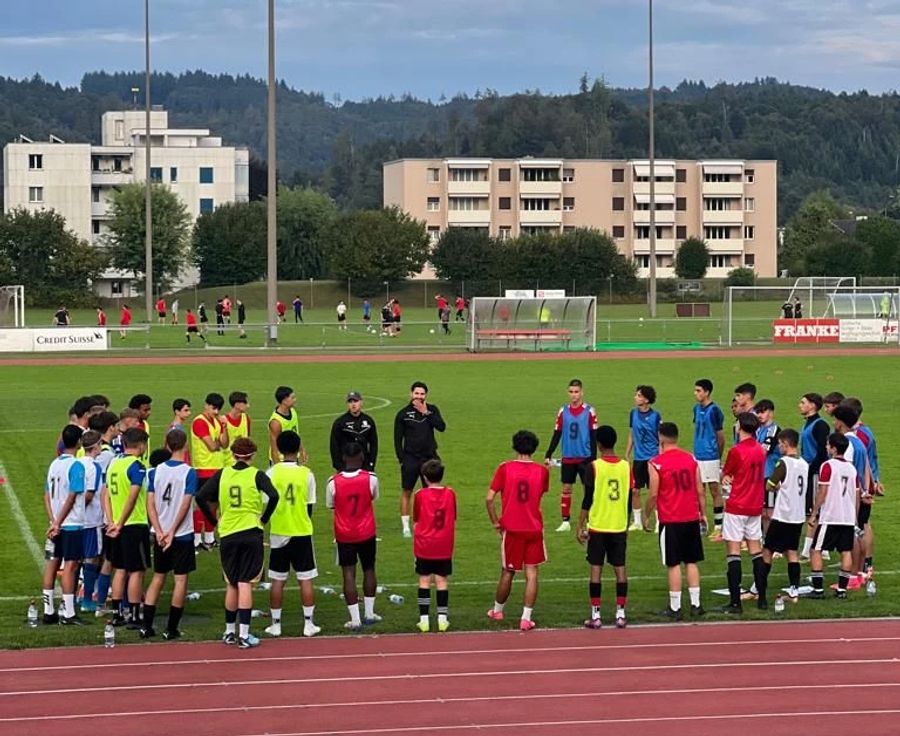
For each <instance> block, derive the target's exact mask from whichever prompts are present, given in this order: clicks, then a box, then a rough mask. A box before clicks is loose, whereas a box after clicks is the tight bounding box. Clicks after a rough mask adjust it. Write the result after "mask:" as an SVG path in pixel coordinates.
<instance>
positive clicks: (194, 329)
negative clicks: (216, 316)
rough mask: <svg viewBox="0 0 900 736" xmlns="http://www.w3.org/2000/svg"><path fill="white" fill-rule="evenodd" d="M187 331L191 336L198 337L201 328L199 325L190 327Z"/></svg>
mask: <svg viewBox="0 0 900 736" xmlns="http://www.w3.org/2000/svg"><path fill="white" fill-rule="evenodd" d="M187 331H188V334H189V335H190V334H194V335H196V334H198V333H199V332H200V328H199V327H197V325H191V326H190V327H188V328H187Z"/></svg>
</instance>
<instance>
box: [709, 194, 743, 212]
mask: <svg viewBox="0 0 900 736" xmlns="http://www.w3.org/2000/svg"><path fill="white" fill-rule="evenodd" d="M731 203H732V200H731V199H730V198H728V197H704V198H703V209H704V210H706V211H707V212H731V211H732V210H733V209H738V207H737V206H736V207H732V206H731ZM735 204H736V205H738V206H739V205H740V200H737V201H735Z"/></svg>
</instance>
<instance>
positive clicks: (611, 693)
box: [0, 682, 900, 723]
mask: <svg viewBox="0 0 900 736" xmlns="http://www.w3.org/2000/svg"><path fill="white" fill-rule="evenodd" d="M892 687H900V682H877V683H871V682H860V683H847V684H835V685H827V684H826V685H790V684H784V685H759V686H755V687H744V686H742V687H705V688H678V689H672V690H637V691H636V690H618V691H616V690H601V691H595V692H584V693H577V692H576V693H573V692H564V693H538V694H535V695H482V696H473V697H468V698H467V697H458V698H446V697H438V698H412V699H408V700H357V701H350V702H342V701H338V702H334V703H286V704H275V705H237V706H226V707H216V708H175V709H168V710H161V709H154V710H134V711H105V712H101V713H70V714H66V715H49V716H16V717H13V718H0V723H7V722H17V723H18V722H24V721H74V720H80V719H85V718H122V717H126V718H133V717H140V716H176V715H200V714H203V713H235V712H236V713H241V712H249V711H280V710H306V711H312V710H317V709H328V708H353V707H372V706H390V707H396V706H404V705H448V704H451V703H484V702H489V703H490V702H495V701H499V702H503V701H515V700H559V699H567V698H573V699H577V698H618V697H625V696H638V697H644V696H647V695H709V694H713V693H718V694H723V693H749V692H770V691H778V692H779V693H784V692H786V691H788V690H854V689H861V690H862V689H872V688H892Z"/></svg>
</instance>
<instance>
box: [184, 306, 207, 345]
mask: <svg viewBox="0 0 900 736" xmlns="http://www.w3.org/2000/svg"><path fill="white" fill-rule="evenodd" d="M184 326H185V333H184V336H185V339H186V340H187V341H188V342H190V341H191V335H196V336H197V337H199V338H200V339H201V340H203V342H204V343H205V342H206V335H204V334H203V333H202V332H200V328H198V327H197V315H195V314H194V313H193V312H192V311H191V308H190V307H188V309H187V313H186V314H185V317H184Z"/></svg>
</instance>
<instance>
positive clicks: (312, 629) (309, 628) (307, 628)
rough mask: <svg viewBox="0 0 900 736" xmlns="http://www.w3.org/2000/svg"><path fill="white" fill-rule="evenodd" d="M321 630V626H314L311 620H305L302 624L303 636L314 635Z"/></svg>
mask: <svg viewBox="0 0 900 736" xmlns="http://www.w3.org/2000/svg"><path fill="white" fill-rule="evenodd" d="M321 630H322V627H321V626H316V625H315V624H314V623H313V622H312V621H306V622H304V624H303V636H315V635H316V634H318V633H319V632H320V631H321Z"/></svg>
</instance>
